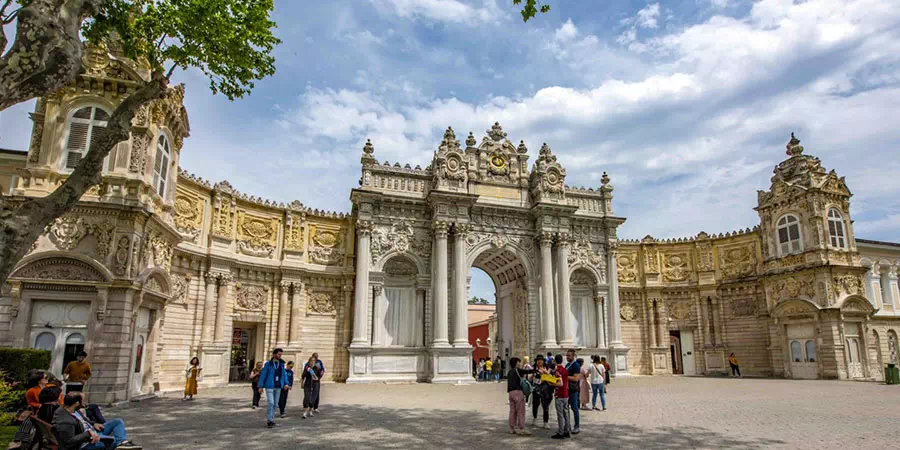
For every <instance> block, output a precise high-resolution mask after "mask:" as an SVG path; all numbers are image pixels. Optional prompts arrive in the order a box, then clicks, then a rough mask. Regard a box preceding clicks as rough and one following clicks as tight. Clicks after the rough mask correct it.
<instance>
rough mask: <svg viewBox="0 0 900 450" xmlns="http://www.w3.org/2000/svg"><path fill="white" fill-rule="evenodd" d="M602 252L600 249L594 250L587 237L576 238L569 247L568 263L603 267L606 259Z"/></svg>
mask: <svg viewBox="0 0 900 450" xmlns="http://www.w3.org/2000/svg"><path fill="white" fill-rule="evenodd" d="M602 252H603V251H602V249H601V250H599V251H594V249H593V246H592V245H591V243H590V241H588V240H587V239H584V238H582V239H579V240H576V241H575V242H574V243H573V244H572V247H571V248H570V249H569V264H578V263H581V264H584V265H586V266H590V267H605V266H606V259H605V258H604V257H603V254H602Z"/></svg>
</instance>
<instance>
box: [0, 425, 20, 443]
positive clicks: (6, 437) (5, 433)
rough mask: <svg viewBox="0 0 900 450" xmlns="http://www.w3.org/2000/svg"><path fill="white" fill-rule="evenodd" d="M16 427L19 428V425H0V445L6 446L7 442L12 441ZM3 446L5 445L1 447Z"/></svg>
mask: <svg viewBox="0 0 900 450" xmlns="http://www.w3.org/2000/svg"><path fill="white" fill-rule="evenodd" d="M18 429H19V427H15V426H9V427H4V426H0V445H3V444H6V445H7V446H8V445H9V443H10V442H12V440H13V438H14V437H15V436H16V430H18ZM3 448H5V447H3Z"/></svg>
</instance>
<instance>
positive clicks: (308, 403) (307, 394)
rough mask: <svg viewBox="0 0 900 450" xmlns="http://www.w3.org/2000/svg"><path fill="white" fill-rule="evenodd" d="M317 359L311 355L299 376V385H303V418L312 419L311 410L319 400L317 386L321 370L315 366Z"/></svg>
mask: <svg viewBox="0 0 900 450" xmlns="http://www.w3.org/2000/svg"><path fill="white" fill-rule="evenodd" d="M317 362H318V358H316V354H315V353H313V355H312V356H310V357H309V360H308V361H307V362H306V366H304V368H303V374H302V375H301V378H300V380H301V383H302V384H303V418H304V419H306V418H308V417H312V415H313V408H315V405H316V403H318V399H319V386H320V380H321V378H322V373H323V371H322V369H321V367H320V366H319V365H318V364H317Z"/></svg>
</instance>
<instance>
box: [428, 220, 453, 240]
mask: <svg viewBox="0 0 900 450" xmlns="http://www.w3.org/2000/svg"><path fill="white" fill-rule="evenodd" d="M431 227H432V229H433V230H434V237H440V238H444V239H446V238H447V233H448V232H449V230H450V224H449V223H447V222H446V221H444V220H435V221H434V223H432V224H431Z"/></svg>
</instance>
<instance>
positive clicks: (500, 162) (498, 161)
mask: <svg viewBox="0 0 900 450" xmlns="http://www.w3.org/2000/svg"><path fill="white" fill-rule="evenodd" d="M491 165H492V166H494V167H496V168H498V169H502V168H504V167H506V160H505V159H503V157H502V156H500V155H494V157H492V158H491Z"/></svg>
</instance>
